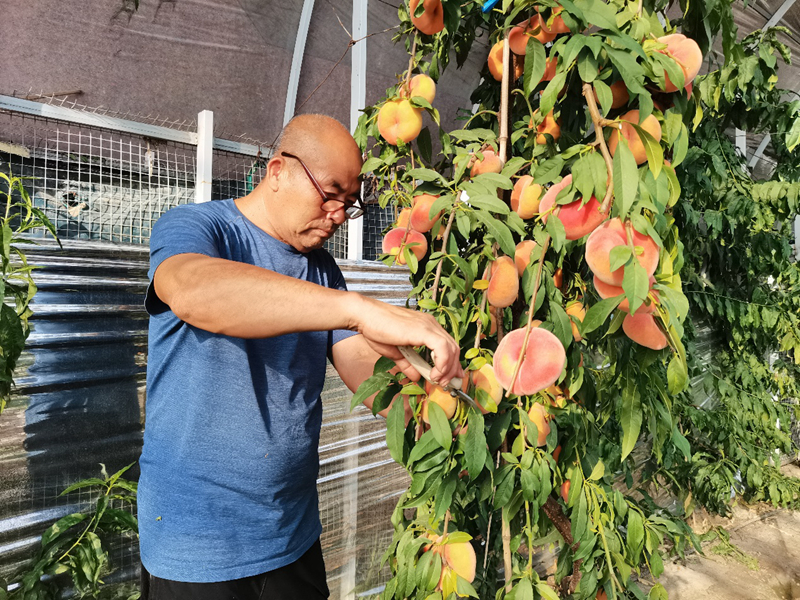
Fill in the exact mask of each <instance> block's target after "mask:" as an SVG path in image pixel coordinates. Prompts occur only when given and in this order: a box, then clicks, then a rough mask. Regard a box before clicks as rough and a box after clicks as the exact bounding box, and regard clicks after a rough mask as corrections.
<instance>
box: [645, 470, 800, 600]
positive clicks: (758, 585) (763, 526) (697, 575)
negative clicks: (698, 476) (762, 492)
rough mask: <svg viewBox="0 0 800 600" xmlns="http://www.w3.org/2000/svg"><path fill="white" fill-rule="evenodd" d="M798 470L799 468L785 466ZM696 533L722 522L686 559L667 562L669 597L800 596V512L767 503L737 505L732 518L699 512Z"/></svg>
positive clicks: (799, 599)
mask: <svg viewBox="0 0 800 600" xmlns="http://www.w3.org/2000/svg"><path fill="white" fill-rule="evenodd" d="M786 468H787V471H789V472H788V473H787V474H791V475H793V476H795V477H798V476H800V468H798V467H796V466H791V465H789V466H787V467H786ZM692 526H693V527H694V528H695V530H696V531H697V532H698V533H702V532H704V531H708V530H710V529H713V528H714V527H717V526H722V527H723V528H724V529H725V530H726V531H727V532H728V533H729V534H730V541H729V543H726V542H725V541H723V540H721V539H719V538H717V539H716V540H714V541H711V542H709V543H708V544H706V545H705V546H704V548H703V550H704V553H705V556H700V555H698V554H693V555H691V556H687V559H686V560H685V561H675V562H672V563H667V564H666V565H665V570H664V574H663V575H662V577H661V579H660V582H661V583H662V584H663V585H664V587H665V588H666V589H667V591H668V592H669V597H670V600H723V599H724V600H732V599H736V600H738V599H748V600H800V513H798V512H791V511H788V510H776V509H774V508H773V507H772V506H769V505H756V506H741V505H739V506H736V507H735V508H734V511H733V515H732V517H731V518H730V519H721V518H712V517H708V516H705V515H701V514H698V515H696V516H695V519H694V522H693V523H692Z"/></svg>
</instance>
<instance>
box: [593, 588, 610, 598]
mask: <svg viewBox="0 0 800 600" xmlns="http://www.w3.org/2000/svg"><path fill="white" fill-rule="evenodd" d="M594 600H608V596H607V595H606V592H605V590H600V591H599V592H597V595H596V596H595V597H594Z"/></svg>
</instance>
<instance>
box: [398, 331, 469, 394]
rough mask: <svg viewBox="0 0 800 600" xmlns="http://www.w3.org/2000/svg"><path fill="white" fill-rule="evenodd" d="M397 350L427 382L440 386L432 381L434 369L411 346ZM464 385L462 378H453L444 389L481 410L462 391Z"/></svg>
mask: <svg viewBox="0 0 800 600" xmlns="http://www.w3.org/2000/svg"><path fill="white" fill-rule="evenodd" d="M397 349H398V350H400V353H401V354H402V355H403V356H404V357H405V359H406V360H407V361H408V362H410V363H411V366H412V367H414V368H415V369H416V370H417V371H419V374H420V375H422V377H423V378H424V379H425V381H429V382H430V383H432V384H434V385H439V384H438V383H437V382H435V381H433V380H432V379H431V368H432V367H431V366H430V365H429V364H428V362H427V361H426V360H425V359H424V358H422V357H421V356H420V355H419V354H417V353H416V352H414V349H413V348H412V347H411V346H398V347H397ZM462 384H463V380H462V379H461V378H460V377H453V379H451V380H450V383H448V384H447V385H446V386H442V387H443V388H444V389H445V391H448V392H450V395H451V396H453V397H454V398H458V399H459V400H463V401H464V402H466V403H467V404H469V405H470V406H471V407H472V408H474V409H475V410H481V408H480V406H479V405H478V403H477V402H475V400H473V399H472V396H470V395H469V394H466V393H464V392H463V391H461V386H462Z"/></svg>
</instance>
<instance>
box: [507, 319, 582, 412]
mask: <svg viewBox="0 0 800 600" xmlns="http://www.w3.org/2000/svg"><path fill="white" fill-rule="evenodd" d="M524 340H525V329H524V328H522V329H515V330H514V331H512V332H510V333H508V334H507V335H506V336H505V337H504V338H503V340H502V341H501V342H500V344H499V345H498V346H497V351H496V352H495V355H494V372H495V375H496V376H497V381H499V382H500V385H501V386H503V389H505V390H507V391H510V392H511V393H513V394H517V395H520V396H524V395H531V394H536V393H537V392H541V391H542V390H543V389H545V388H547V387H548V386H550V385H553V384H554V383H555V382H556V381H558V378H559V377H560V376H561V372H562V371H563V370H564V366H565V365H566V364H567V354H566V352H565V351H564V346H563V345H562V344H561V342H560V341H559V339H558V338H557V337H556V336H555V335H553V334H552V333H551V332H549V331H547V330H546V329H542V328H541V327H537V328H533V329H531V331H530V336H529V338H528V344H527V346H526V348H525V356H524V358H523V360H522V364H521V365H520V369H519V373H518V374H517V378H516V381H514V382H513V386H512V379H511V378H512V377H513V375H514V367H515V366H516V364H517V359H518V358H519V356H520V354H521V353H522V344H523V342H524Z"/></svg>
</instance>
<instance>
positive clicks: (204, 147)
mask: <svg viewBox="0 0 800 600" xmlns="http://www.w3.org/2000/svg"><path fill="white" fill-rule="evenodd" d="M213 161H214V113H213V112H211V111H210V110H204V111H201V112H199V113H197V172H196V173H195V179H194V201H195V203H200V202H208V201H209V200H211V179H212V172H211V167H212V165H213Z"/></svg>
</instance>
